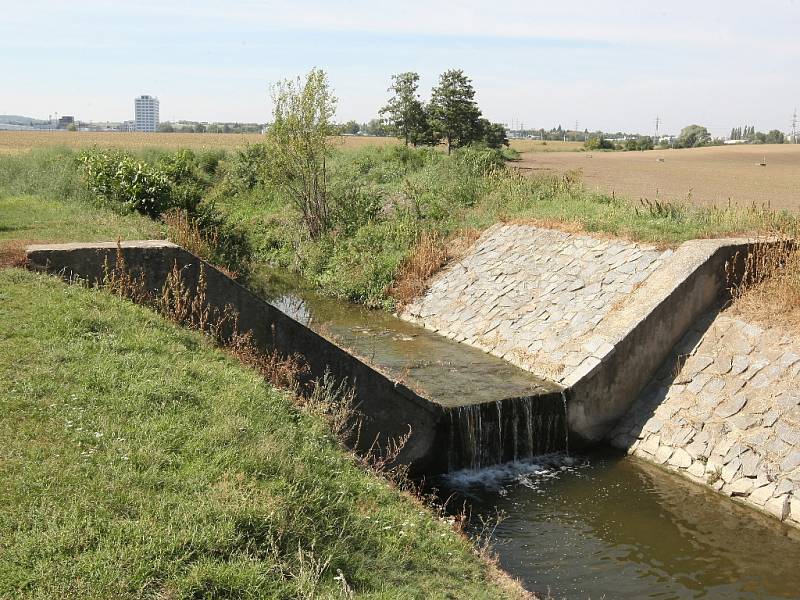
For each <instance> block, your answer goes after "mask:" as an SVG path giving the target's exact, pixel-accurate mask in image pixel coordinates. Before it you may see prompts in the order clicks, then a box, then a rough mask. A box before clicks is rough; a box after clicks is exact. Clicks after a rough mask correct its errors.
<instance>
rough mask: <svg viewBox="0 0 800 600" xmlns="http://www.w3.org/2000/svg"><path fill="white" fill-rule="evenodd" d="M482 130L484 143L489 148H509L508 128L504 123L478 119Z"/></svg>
mask: <svg viewBox="0 0 800 600" xmlns="http://www.w3.org/2000/svg"><path fill="white" fill-rule="evenodd" d="M478 123H479V126H480V129H481V137H482V138H483V142H484V143H485V144H486V145H487V146H488V147H489V148H501V147H502V146H508V134H507V132H506V127H505V125H503V124H502V123H492V122H490V121H489V119H483V118H481V119H478Z"/></svg>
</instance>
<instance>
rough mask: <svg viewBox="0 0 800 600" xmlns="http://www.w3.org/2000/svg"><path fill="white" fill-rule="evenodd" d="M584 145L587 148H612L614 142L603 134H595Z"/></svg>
mask: <svg viewBox="0 0 800 600" xmlns="http://www.w3.org/2000/svg"><path fill="white" fill-rule="evenodd" d="M583 147H584V148H586V149H587V150H612V149H613V148H614V144H612V143H611V141H610V140H607V139H605V138H604V137H603V134H602V133H600V134H595V135H593V136H591V137H590V138H589V139H588V140H586V141H585V142H584V143H583Z"/></svg>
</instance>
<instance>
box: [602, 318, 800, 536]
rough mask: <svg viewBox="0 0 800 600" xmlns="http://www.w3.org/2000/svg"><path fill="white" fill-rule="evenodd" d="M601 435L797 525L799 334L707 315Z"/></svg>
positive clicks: (799, 491)
mask: <svg viewBox="0 0 800 600" xmlns="http://www.w3.org/2000/svg"><path fill="white" fill-rule="evenodd" d="M676 373H677V375H676ZM609 439H610V441H611V443H612V444H613V445H615V446H618V447H620V448H623V449H625V450H627V451H628V452H629V453H631V454H634V455H635V456H639V457H641V458H644V459H646V460H649V461H653V462H655V463H658V464H660V465H663V466H665V467H667V468H669V469H673V470H675V471H678V472H679V473H682V474H683V475H685V476H686V477H689V478H690V479H693V480H695V481H697V482H701V483H704V484H708V485H710V486H711V487H712V488H713V489H715V490H717V491H719V492H721V493H723V494H727V495H728V496H731V497H734V498H737V499H739V500H741V501H743V502H745V503H747V504H750V505H752V506H755V507H757V508H759V509H761V510H763V511H766V512H767V513H770V514H772V515H774V516H775V517H777V518H779V519H781V520H785V521H788V522H790V523H791V524H793V525H796V526H800V340H798V339H796V338H793V337H791V336H789V335H786V334H785V333H784V332H782V331H781V330H780V329H777V328H770V329H763V328H761V327H758V326H756V325H753V324H751V323H747V322H745V321H743V320H740V319H737V318H734V317H731V316H728V315H727V314H725V313H721V314H719V315H717V316H716V317H715V318H714V316H713V315H709V316H708V317H707V318H706V319H704V320H702V321H700V322H698V323H697V325H696V327H695V329H694V330H693V331H690V332H689V333H688V334H687V335H686V337H685V339H684V340H682V342H681V343H680V344H679V345H678V347H677V348H676V352H675V355H674V357H673V360H671V361H668V362H666V363H665V364H664V366H663V367H662V369H661V370H660V372H659V374H658V375H657V376H656V378H655V379H654V380H653V382H652V383H651V384H650V385H649V386H648V387H647V388H646V390H645V391H644V393H643V394H642V397H641V398H640V400H639V401H638V402H637V403H636V404H635V405H634V406H633V407H632V409H631V411H630V412H629V413H628V414H627V415H626V416H625V417H624V418H623V419H622V421H621V422H620V423H619V424H618V425H617V427H616V428H615V429H614V430H613V431H612V433H611V434H610V436H609Z"/></svg>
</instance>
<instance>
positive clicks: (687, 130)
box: [676, 125, 711, 148]
mask: <svg viewBox="0 0 800 600" xmlns="http://www.w3.org/2000/svg"><path fill="white" fill-rule="evenodd" d="M710 141H711V134H710V133H708V129H706V128H705V127H702V126H701V125H687V126H686V127H684V128H683V129H681V133H680V135H679V136H678V139H677V140H676V144H677V146H678V147H679V148H696V147H697V146H704V145H706V144H707V143H709V142H710Z"/></svg>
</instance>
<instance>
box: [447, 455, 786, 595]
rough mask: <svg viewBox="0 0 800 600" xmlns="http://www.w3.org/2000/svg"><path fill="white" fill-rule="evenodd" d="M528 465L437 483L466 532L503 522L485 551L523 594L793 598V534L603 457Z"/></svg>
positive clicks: (635, 463) (659, 475)
mask: <svg viewBox="0 0 800 600" xmlns="http://www.w3.org/2000/svg"><path fill="white" fill-rule="evenodd" d="M537 462H539V463H540V464H539V466H538V467H532V466H530V465H528V466H527V467H522V466H520V465H517V467H516V468H513V467H511V466H506V467H502V468H498V469H488V470H484V471H483V472H480V473H477V474H476V473H474V472H473V473H464V472H462V473H459V474H454V475H453V476H450V477H448V478H447V480H446V481H443V482H439V485H441V486H442V488H443V489H442V494H444V495H449V494H450V493H454V494H456V496H457V497H458V498H459V499H466V500H467V502H468V504H469V506H470V507H471V509H472V514H473V519H472V522H473V524H476V523H478V518H477V515H480V514H491V513H493V512H494V511H495V509H499V510H500V511H503V512H505V513H506V518H505V520H504V521H502V522H501V523H500V525H499V526H498V527H497V529H496V531H495V549H496V551H497V553H498V554H499V556H500V561H501V564H502V566H503V567H504V568H505V569H506V570H507V571H509V572H510V573H511V574H512V575H514V576H516V577H518V578H520V579H521V580H522V581H523V583H524V584H525V586H526V587H527V588H528V589H530V590H533V591H537V592H547V590H548V589H549V590H551V593H552V595H553V596H554V597H555V598H562V597H566V598H570V599H574V598H593V599H598V598H604V597H605V598H608V599H611V598H663V599H667V598H720V599H722V598H726V599H728V598H800V535H798V532H797V531H795V530H793V529H791V528H789V527H787V526H785V525H781V524H780V523H778V522H777V521H774V520H772V519H769V518H767V517H764V516H762V515H760V514H759V513H756V512H755V511H753V510H752V509H748V508H745V507H742V506H739V505H736V504H734V503H733V502H732V501H730V500H728V499H727V498H723V497H722V496H719V495H718V494H715V493H713V492H711V491H708V490H705V489H703V488H701V487H700V486H697V485H694V484H692V483H690V482H688V481H684V480H683V479H681V478H679V477H677V476H675V475H672V474H670V473H667V472H665V471H663V470H661V469H658V468H657V467H654V466H651V465H649V464H647V463H644V462H643V461H639V460H637V459H634V458H629V457H622V456H619V455H617V454H615V453H612V452H610V451H609V452H605V453H598V454H594V455H592V456H589V457H588V458H585V459H580V458H579V459H574V462H573V461H572V460H569V462H568V463H566V464H565V462H564V459H563V457H562V458H558V457H556V458H555V459H553V461H552V462H548V459H544V458H543V459H541V460H540V461H537ZM451 504H457V503H453V502H452V501H451ZM473 526H474V527H475V528H476V529H477V527H478V526H477V525H473ZM473 533H475V531H473Z"/></svg>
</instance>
